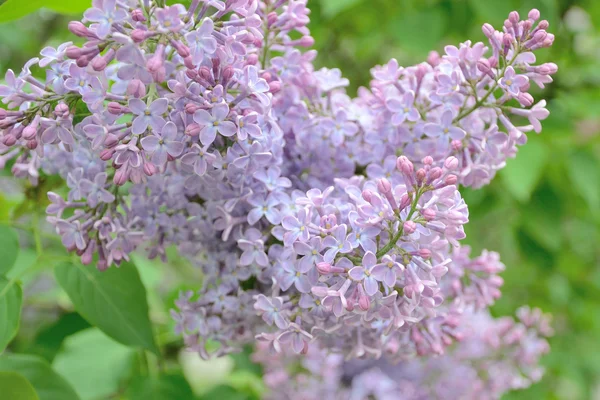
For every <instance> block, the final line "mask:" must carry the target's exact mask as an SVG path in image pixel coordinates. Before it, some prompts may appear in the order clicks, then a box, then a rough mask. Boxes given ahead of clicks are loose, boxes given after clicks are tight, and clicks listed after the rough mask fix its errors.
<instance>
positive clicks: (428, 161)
mask: <svg viewBox="0 0 600 400" xmlns="http://www.w3.org/2000/svg"><path fill="white" fill-rule="evenodd" d="M421 161H422V162H423V164H425V165H433V157H431V156H426V157H424V158H423V160H421Z"/></svg>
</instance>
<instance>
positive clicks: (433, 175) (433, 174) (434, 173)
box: [427, 167, 443, 182]
mask: <svg viewBox="0 0 600 400" xmlns="http://www.w3.org/2000/svg"><path fill="white" fill-rule="evenodd" d="M442 174H443V172H442V169H441V168H440V167H434V168H432V169H431V170H429V177H428V179H427V180H428V181H429V182H433V181H435V180H436V179H440V178H441V177H442Z"/></svg>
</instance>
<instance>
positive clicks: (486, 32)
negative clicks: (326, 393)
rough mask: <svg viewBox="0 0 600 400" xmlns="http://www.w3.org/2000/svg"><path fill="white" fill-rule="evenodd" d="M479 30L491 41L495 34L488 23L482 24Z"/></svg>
mask: <svg viewBox="0 0 600 400" xmlns="http://www.w3.org/2000/svg"><path fill="white" fill-rule="evenodd" d="M481 30H482V31H483V34H484V35H485V36H486V37H488V38H489V39H492V38H493V37H494V33H495V32H496V30H495V29H494V27H493V26H492V25H490V24H488V23H485V24H483V26H482V27H481Z"/></svg>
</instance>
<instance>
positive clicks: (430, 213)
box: [421, 208, 436, 221]
mask: <svg viewBox="0 0 600 400" xmlns="http://www.w3.org/2000/svg"><path fill="white" fill-rule="evenodd" d="M435 214H436V213H435V210H433V209H431V208H426V209H424V210H421V215H422V216H423V218H425V219H426V220H427V221H433V219H434V218H435Z"/></svg>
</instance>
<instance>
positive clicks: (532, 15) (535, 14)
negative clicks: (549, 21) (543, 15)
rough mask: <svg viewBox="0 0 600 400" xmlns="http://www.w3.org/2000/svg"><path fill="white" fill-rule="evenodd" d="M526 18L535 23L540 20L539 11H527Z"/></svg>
mask: <svg viewBox="0 0 600 400" xmlns="http://www.w3.org/2000/svg"><path fill="white" fill-rule="evenodd" d="M527 17H528V18H529V19H530V20H532V21H537V20H538V19H540V11H539V10H538V9H536V8H534V9H532V10H531V11H529V14H527Z"/></svg>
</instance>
